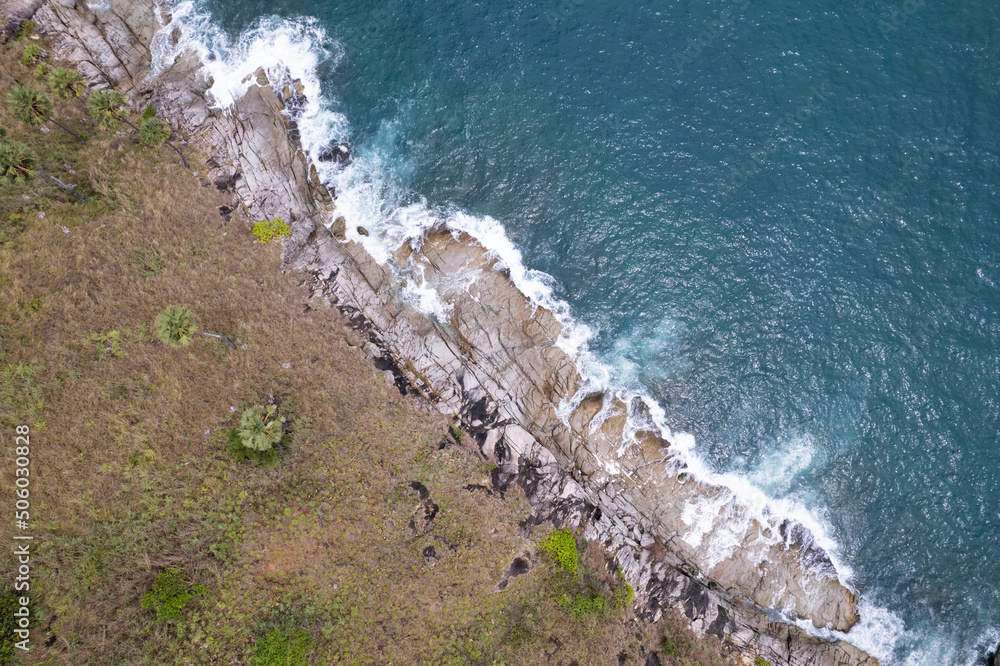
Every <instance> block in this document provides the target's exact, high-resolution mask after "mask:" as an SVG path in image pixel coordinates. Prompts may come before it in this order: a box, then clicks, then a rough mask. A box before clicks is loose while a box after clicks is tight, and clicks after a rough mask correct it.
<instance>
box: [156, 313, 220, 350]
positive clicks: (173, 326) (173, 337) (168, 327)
mask: <svg viewBox="0 0 1000 666" xmlns="http://www.w3.org/2000/svg"><path fill="white" fill-rule="evenodd" d="M195 333H199V334H201V335H207V336H209V337H212V338H218V339H219V340H222V341H223V342H225V343H226V344H227V345H229V348H230V349H236V345H235V344H234V343H233V341H232V340H230V339H229V338H227V337H226V336H224V335H218V334H217V333H209V332H208V331H199V330H198V329H197V328H195V325H194V313H193V312H191V310H189V309H188V308H186V307H184V306H182V305H171V306H170V307H168V308H167V309H166V310H164V311H163V312H161V313H160V314H159V315H158V316H157V317H156V336H157V337H158V338H160V340H163V341H164V342H166V343H167V344H169V345H172V346H174V347H186V346H187V345H189V344H191V342H192V341H193V339H192V338H193V336H194V334H195Z"/></svg>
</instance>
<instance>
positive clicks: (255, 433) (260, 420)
mask: <svg viewBox="0 0 1000 666" xmlns="http://www.w3.org/2000/svg"><path fill="white" fill-rule="evenodd" d="M284 424H285V418H284V417H281V416H278V408H277V407H275V406H274V405H267V406H266V407H265V406H263V405H258V406H257V407H250V408H249V409H247V410H245V411H244V412H243V416H241V417H240V425H239V426H238V427H237V432H238V433H239V436H240V442H241V443H242V444H243V446H244V447H246V448H248V449H251V450H253V451H268V450H270V449H271V448H272V447H274V446H275V445H276V444H278V443H279V442H280V441H281V438H282V436H283V435H284V429H283V427H284Z"/></svg>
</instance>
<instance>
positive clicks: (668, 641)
mask: <svg viewBox="0 0 1000 666" xmlns="http://www.w3.org/2000/svg"><path fill="white" fill-rule="evenodd" d="M660 652H661V653H663V655H665V656H667V657H682V656H684V655H685V654H687V652H688V646H687V645H685V644H684V643H681V642H680V641H678V640H677V639H676V638H673V637H671V636H666V637H664V639H663V646H662V647H660Z"/></svg>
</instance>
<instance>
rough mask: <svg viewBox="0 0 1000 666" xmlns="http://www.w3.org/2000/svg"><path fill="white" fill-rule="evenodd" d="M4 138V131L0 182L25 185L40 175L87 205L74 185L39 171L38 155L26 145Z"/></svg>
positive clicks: (0, 136) (4, 134) (0, 141)
mask: <svg viewBox="0 0 1000 666" xmlns="http://www.w3.org/2000/svg"><path fill="white" fill-rule="evenodd" d="M0 129H2V128H0ZM5 136H6V130H5V131H4V133H3V135H0V182H2V183H4V184H5V185H17V184H20V183H26V182H27V181H29V180H31V179H32V178H34V177H35V175H36V174H42V175H43V176H45V177H46V178H48V179H49V180H51V181H52V182H53V183H55V184H56V185H58V186H59V187H61V188H63V189H64V190H66V191H67V192H69V193H70V194H72V195H73V196H74V197H76V198H77V199H79V200H80V201H82V202H83V203H87V200H86V199H84V198H83V197H81V196H80V195H79V194H77V193H76V192H75V191H74V188H75V186H74V185H69V184H67V183H64V182H62V181H61V180H59V179H58V178H56V177H55V176H53V175H52V174H51V173H49V172H48V171H45V170H44V169H40V168H39V167H38V155H36V154H35V151H33V150H32V149H31V148H30V147H29V146H28V145H27V144H24V143H21V142H20V141H11V140H9V139H6V138H4V137H5Z"/></svg>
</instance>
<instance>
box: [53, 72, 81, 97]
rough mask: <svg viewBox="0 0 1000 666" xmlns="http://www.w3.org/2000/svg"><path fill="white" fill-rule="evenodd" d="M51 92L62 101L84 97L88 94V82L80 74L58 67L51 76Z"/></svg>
mask: <svg viewBox="0 0 1000 666" xmlns="http://www.w3.org/2000/svg"><path fill="white" fill-rule="evenodd" d="M47 85H48V88H49V92H50V93H52V94H53V95H55V96H56V97H58V98H60V99H73V98H75V97H83V93H85V92H87V82H86V81H85V80H84V78H83V77H82V76H80V74H79V72H75V71H73V70H72V69H66V68H65V67H56V68H55V69H53V70H52V73H51V74H49V80H48V84H47Z"/></svg>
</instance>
